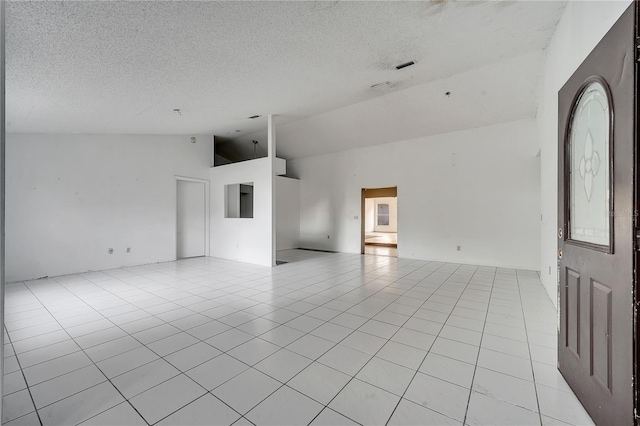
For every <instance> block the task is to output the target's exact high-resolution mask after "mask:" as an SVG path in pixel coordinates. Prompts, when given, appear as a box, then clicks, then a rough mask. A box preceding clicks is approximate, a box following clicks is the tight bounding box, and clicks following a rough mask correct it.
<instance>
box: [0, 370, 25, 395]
mask: <svg viewBox="0 0 640 426" xmlns="http://www.w3.org/2000/svg"><path fill="white" fill-rule="evenodd" d="M3 380H4V381H3V383H2V392H3V393H4V395H9V394H11V393H14V392H18V391H20V390H22V389H26V388H27V382H25V380H24V375H23V374H22V371H20V370H18V371H14V372H13V373H8V374H5V375H4V379H3Z"/></svg>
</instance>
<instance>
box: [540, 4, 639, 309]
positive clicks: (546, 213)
mask: <svg viewBox="0 0 640 426" xmlns="http://www.w3.org/2000/svg"><path fill="white" fill-rule="evenodd" d="M629 4H630V1H629V0H625V1H614V0H609V1H588V2H582V1H580V2H568V4H567V8H566V10H565V12H564V14H563V16H562V18H561V19H560V22H559V23H558V26H557V28H556V31H555V33H554V36H553V38H552V40H551V43H550V44H549V47H548V49H547V56H546V60H545V66H544V74H543V78H542V84H541V91H540V101H539V106H538V113H537V126H538V137H539V140H540V149H541V211H542V226H541V237H540V247H541V251H540V257H541V262H540V263H541V278H542V282H543V284H544V286H545V288H546V290H547V292H548V293H549V296H550V297H551V300H552V301H553V303H554V304H557V243H558V241H557V239H558V237H557V232H558V223H557V222H558V221H557V212H558V145H557V144H558V90H560V88H561V87H562V86H563V85H564V83H565V82H566V81H567V79H569V77H570V76H571V75H572V74H573V72H574V71H575V70H576V69H577V68H578V66H579V65H580V64H581V63H582V61H583V60H584V59H585V58H586V57H587V55H588V54H589V53H590V52H591V50H592V49H593V48H594V47H595V46H596V44H598V42H599V41H600V39H602V37H603V36H604V35H605V34H606V33H607V31H608V30H609V29H610V28H611V27H612V26H613V24H614V23H615V21H617V19H618V18H619V17H620V15H622V13H623V12H624V11H625V10H626V8H627V7H628V6H629ZM632 36H633V35H631V34H630V35H629V37H632Z"/></svg>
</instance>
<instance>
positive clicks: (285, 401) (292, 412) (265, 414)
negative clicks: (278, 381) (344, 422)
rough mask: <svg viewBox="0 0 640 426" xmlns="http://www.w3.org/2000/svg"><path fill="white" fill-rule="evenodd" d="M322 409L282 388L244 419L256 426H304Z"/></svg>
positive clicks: (302, 396) (321, 406) (315, 403)
mask: <svg viewBox="0 0 640 426" xmlns="http://www.w3.org/2000/svg"><path fill="white" fill-rule="evenodd" d="M283 407H287V409H283ZM323 408H324V406H323V405H321V404H318V403H317V402H316V401H314V400H313V399H311V398H308V397H306V396H304V395H303V394H301V393H300V392H296V391H295V390H293V389H291V388H289V387H287V386H283V387H281V388H280V389H278V390H277V391H275V392H274V393H273V394H271V395H270V396H269V397H267V399H265V400H264V401H262V402H261V403H260V404H259V405H258V406H257V407H255V408H254V409H252V410H251V411H249V412H248V413H247V414H246V415H245V417H246V418H247V419H249V420H250V421H252V422H253V423H255V424H256V425H277V426H281V425H304V424H308V423H309V422H310V421H311V420H313V419H314V418H315V417H316V416H317V415H318V414H319V413H320V411H322V409H323Z"/></svg>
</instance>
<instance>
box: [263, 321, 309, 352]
mask: <svg viewBox="0 0 640 426" xmlns="http://www.w3.org/2000/svg"><path fill="white" fill-rule="evenodd" d="M304 335H305V333H304V332H302V331H299V330H296V329H294V328H291V327H287V326H286V325H281V326H279V327H277V328H274V329H271V330H269V331H267V332H266V333H263V334H261V335H260V338H261V339H262V340H266V341H267V342H271V343H273V344H276V345H278V346H282V347H284V346H287V345H288V344H290V343H292V342H294V341H295V340H298V339H299V338H301V337H302V336H304Z"/></svg>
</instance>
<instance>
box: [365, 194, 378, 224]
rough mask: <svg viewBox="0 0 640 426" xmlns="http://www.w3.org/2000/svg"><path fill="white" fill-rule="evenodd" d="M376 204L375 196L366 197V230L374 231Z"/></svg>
mask: <svg viewBox="0 0 640 426" xmlns="http://www.w3.org/2000/svg"><path fill="white" fill-rule="evenodd" d="M375 207H376V204H375V203H374V202H373V198H365V199H364V218H363V219H364V232H373V231H374V225H373V224H374V222H375V220H376V211H375Z"/></svg>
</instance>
